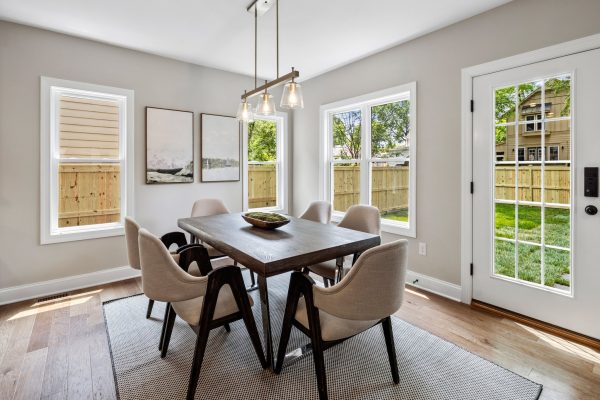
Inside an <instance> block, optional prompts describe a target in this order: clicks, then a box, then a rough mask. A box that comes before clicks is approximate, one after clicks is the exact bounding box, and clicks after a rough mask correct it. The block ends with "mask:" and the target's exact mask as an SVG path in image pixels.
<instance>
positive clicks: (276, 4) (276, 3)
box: [275, 0, 279, 78]
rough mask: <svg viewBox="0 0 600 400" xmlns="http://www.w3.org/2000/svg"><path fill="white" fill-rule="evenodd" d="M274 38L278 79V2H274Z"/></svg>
mask: <svg viewBox="0 0 600 400" xmlns="http://www.w3.org/2000/svg"><path fill="white" fill-rule="evenodd" d="M275 31H276V34H275V37H276V50H277V51H276V53H277V55H276V57H277V63H276V65H277V77H278V78H279V0H275Z"/></svg>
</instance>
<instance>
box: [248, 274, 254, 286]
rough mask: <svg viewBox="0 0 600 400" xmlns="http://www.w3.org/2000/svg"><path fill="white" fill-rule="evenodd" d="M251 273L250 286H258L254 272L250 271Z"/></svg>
mask: <svg viewBox="0 0 600 400" xmlns="http://www.w3.org/2000/svg"><path fill="white" fill-rule="evenodd" d="M248 272H250V286H254V285H256V278H255V277H254V272H252V271H250V270H248Z"/></svg>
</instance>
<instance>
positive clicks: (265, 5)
mask: <svg viewBox="0 0 600 400" xmlns="http://www.w3.org/2000/svg"><path fill="white" fill-rule="evenodd" d="M273 2H274V3H275V12H276V15H275V20H276V35H275V36H276V43H277V45H276V66H277V78H276V79H273V80H272V81H270V82H269V81H267V80H265V84H264V85H262V86H260V87H257V48H258V16H259V12H260V15H263V14H264V13H266V12H267V11H268V10H269V9H270V8H271V6H272V5H273ZM246 10H247V11H249V12H253V13H254V89H253V90H251V91H249V92H247V91H244V94H243V95H242V102H241V103H240V105H239V107H238V114H237V118H238V119H239V120H240V121H244V122H249V121H251V120H252V119H253V116H252V115H250V113H249V112H248V110H250V111H251V107H252V106H251V105H250V103H248V99H249V98H251V97H253V96H257V95H260V101H259V102H258V104H257V105H256V110H255V111H254V115H255V116H256V115H264V116H268V115H274V114H275V112H276V109H275V102H274V101H273V96H272V95H271V94H270V93H269V91H268V90H269V88H273V87H277V86H279V85H283V84H285V86H284V88H283V95H282V97H281V102H280V103H279V105H280V107H281V108H286V109H296V108H304V101H303V99H302V87H301V85H300V84H298V83H296V81H295V79H296V78H298V77H299V76H300V73H299V72H298V71H296V70H295V69H294V68H293V67H292V72H289V73H287V74H285V75H283V76H279V0H274V1H273V0H253V1H252V3H250V5H249V6H248V7H247V8H246Z"/></svg>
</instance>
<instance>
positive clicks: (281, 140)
mask: <svg viewBox="0 0 600 400" xmlns="http://www.w3.org/2000/svg"><path fill="white" fill-rule="evenodd" d="M255 120H265V121H274V122H275V123H276V124H277V142H276V143H277V144H276V145H277V161H276V162H273V163H276V164H277V165H278V170H277V205H276V206H274V207H263V208H253V209H252V211H269V212H282V213H284V214H287V213H288V210H289V209H290V207H289V204H290V197H289V182H290V179H289V159H290V157H289V155H290V151H289V147H290V146H289V144H288V143H289V142H290V140H289V133H288V132H289V127H288V115H287V113H285V112H280V111H278V112H276V113H275V115H272V116H260V117H256V118H255ZM242 138H243V140H242V153H243V154H242V160H243V163H244V164H243V176H244V179H243V182H242V207H243V209H242V210H243V211H248V209H249V208H248V124H247V123H242Z"/></svg>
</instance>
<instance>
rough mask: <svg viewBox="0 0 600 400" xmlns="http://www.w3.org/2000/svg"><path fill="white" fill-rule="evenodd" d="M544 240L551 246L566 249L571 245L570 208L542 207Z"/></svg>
mask: <svg viewBox="0 0 600 400" xmlns="http://www.w3.org/2000/svg"><path fill="white" fill-rule="evenodd" d="M544 242H545V243H546V244H548V245H551V246H559V247H564V248H566V249H568V248H569V247H570V245H571V210H570V209H568V208H559V207H548V206H547V207H545V208H544Z"/></svg>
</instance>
